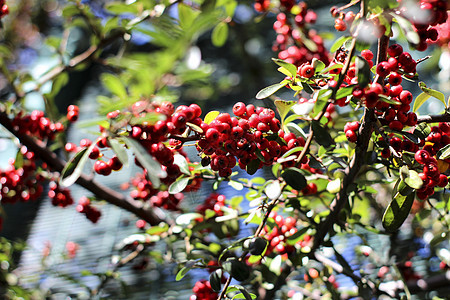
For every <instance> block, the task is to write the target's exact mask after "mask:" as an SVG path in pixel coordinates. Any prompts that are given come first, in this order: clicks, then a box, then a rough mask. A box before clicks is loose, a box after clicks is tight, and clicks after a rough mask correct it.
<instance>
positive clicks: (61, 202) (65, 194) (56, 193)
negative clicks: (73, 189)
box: [48, 181, 73, 207]
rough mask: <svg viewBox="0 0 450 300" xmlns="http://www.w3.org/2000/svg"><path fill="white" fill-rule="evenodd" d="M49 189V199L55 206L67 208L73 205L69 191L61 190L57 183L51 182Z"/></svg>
mask: <svg viewBox="0 0 450 300" xmlns="http://www.w3.org/2000/svg"><path fill="white" fill-rule="evenodd" d="M49 188H50V190H49V191H48V197H49V198H50V200H51V201H52V204H53V205H54V206H60V207H66V206H69V205H72V204H73V198H72V195H71V194H70V190H69V189H67V188H61V187H60V186H59V184H58V182H56V181H50V183H49Z"/></svg>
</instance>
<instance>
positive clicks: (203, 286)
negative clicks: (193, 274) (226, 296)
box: [189, 280, 219, 300]
mask: <svg viewBox="0 0 450 300" xmlns="http://www.w3.org/2000/svg"><path fill="white" fill-rule="evenodd" d="M192 291H193V292H194V295H191V296H190V297H189V300H215V299H217V297H218V296H219V295H218V294H217V293H216V292H214V291H213V290H212V288H211V284H210V283H209V281H208V280H200V281H197V282H196V283H195V285H194V287H193V288H192Z"/></svg>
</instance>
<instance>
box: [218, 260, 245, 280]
mask: <svg viewBox="0 0 450 300" xmlns="http://www.w3.org/2000/svg"><path fill="white" fill-rule="evenodd" d="M222 266H223V269H224V270H225V271H227V272H228V273H229V274H230V275H231V277H233V278H234V279H236V280H237V281H244V280H246V279H247V278H249V277H250V268H249V266H247V264H246V263H245V262H243V261H240V260H237V259H236V258H234V257H233V258H230V259H228V260H226V261H225V262H224V263H223V264H222Z"/></svg>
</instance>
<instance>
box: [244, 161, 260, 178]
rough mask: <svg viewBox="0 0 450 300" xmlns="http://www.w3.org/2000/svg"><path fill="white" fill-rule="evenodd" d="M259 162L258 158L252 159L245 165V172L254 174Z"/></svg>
mask: <svg viewBox="0 0 450 300" xmlns="http://www.w3.org/2000/svg"><path fill="white" fill-rule="evenodd" d="M259 163H260V160H259V159H254V160H252V161H251V162H250V163H249V164H248V165H247V168H246V169H247V173H248V174H249V175H253V174H255V173H256V171H258V169H259Z"/></svg>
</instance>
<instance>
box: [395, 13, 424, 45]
mask: <svg viewBox="0 0 450 300" xmlns="http://www.w3.org/2000/svg"><path fill="white" fill-rule="evenodd" d="M391 15H392V16H393V17H394V20H395V21H397V23H398V25H400V28H401V29H402V30H403V31H404V32H405V36H406V39H407V40H408V42H410V43H411V44H414V45H417V44H419V43H420V37H419V34H418V33H417V32H416V31H415V30H414V27H413V26H412V24H411V22H410V21H409V20H408V19H406V18H403V17H402V16H400V15H397V14H395V13H393V12H392V13H391Z"/></svg>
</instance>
